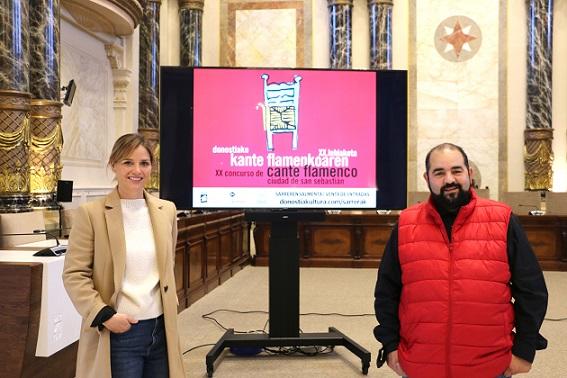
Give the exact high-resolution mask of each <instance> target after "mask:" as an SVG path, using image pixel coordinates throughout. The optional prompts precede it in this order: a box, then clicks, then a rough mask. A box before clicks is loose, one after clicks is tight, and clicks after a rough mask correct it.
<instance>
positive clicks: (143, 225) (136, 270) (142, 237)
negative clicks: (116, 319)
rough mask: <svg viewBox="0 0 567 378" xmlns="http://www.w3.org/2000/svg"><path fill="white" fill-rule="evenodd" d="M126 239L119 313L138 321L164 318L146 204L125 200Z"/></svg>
mask: <svg viewBox="0 0 567 378" xmlns="http://www.w3.org/2000/svg"><path fill="white" fill-rule="evenodd" d="M120 204H121V206H122V218H123V220H124V235H125V237H126V271H125V272H124V279H123V281H122V288H121V289H120V293H119V294H118V297H117V309H116V311H118V312H120V313H124V314H128V315H131V316H133V317H134V318H136V319H138V320H144V319H152V318H155V317H158V316H159V315H161V314H163V307H162V303H161V295H160V291H159V272H158V263H157V258H156V247H155V242H154V233H153V230H152V222H151V220H150V213H149V211H148V206H147V205H146V201H145V200H144V199H143V198H142V199H122V200H120Z"/></svg>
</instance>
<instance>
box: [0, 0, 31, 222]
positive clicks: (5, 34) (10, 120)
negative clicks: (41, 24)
mask: <svg viewBox="0 0 567 378" xmlns="http://www.w3.org/2000/svg"><path fill="white" fill-rule="evenodd" d="M28 14H29V1H28V0H0V212H1V213H6V212H23V211H31V207H30V206H29V188H30V185H29V163H28V140H29V111H30V97H31V95H30V94H29V19H28Z"/></svg>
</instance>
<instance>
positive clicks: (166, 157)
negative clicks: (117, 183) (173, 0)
mask: <svg viewBox="0 0 567 378" xmlns="http://www.w3.org/2000/svg"><path fill="white" fill-rule="evenodd" d="M160 87H161V93H160V114H161V115H160V133H161V135H160V160H161V166H160V195H161V197H162V198H165V199H169V200H171V201H173V202H175V204H176V205H177V207H178V209H249V210H250V209H402V208H405V207H406V191H407V72H406V71H372V70H330V69H273V68H269V69H268V68H266V69H263V68H218V67H217V68H212V67H198V68H185V67H183V68H182V67H162V68H161V85H160Z"/></svg>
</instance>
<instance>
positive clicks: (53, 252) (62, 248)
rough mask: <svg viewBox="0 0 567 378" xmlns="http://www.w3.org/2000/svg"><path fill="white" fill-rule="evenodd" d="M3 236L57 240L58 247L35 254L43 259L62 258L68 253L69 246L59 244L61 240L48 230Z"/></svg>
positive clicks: (48, 248) (44, 249)
mask: <svg viewBox="0 0 567 378" xmlns="http://www.w3.org/2000/svg"><path fill="white" fill-rule="evenodd" d="M2 235H3V236H30V235H47V236H49V237H52V238H53V239H55V243H56V245H54V246H53V247H47V248H43V249H40V250H39V251H37V252H36V253H34V254H33V255H34V256H41V257H45V256H61V255H64V254H65V252H67V246H66V245H61V243H59V239H58V238H57V235H55V234H52V233H51V232H47V231H46V230H33V232H19V233H10V234H2Z"/></svg>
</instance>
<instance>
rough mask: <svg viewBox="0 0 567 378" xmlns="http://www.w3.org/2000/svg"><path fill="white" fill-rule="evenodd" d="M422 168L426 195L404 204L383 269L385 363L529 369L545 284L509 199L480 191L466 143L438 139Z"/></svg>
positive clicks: (414, 367)
mask: <svg viewBox="0 0 567 378" xmlns="http://www.w3.org/2000/svg"><path fill="white" fill-rule="evenodd" d="M425 166H426V172H425V173H424V178H425V180H426V181H427V184H428V186H429V190H430V192H431V195H430V197H429V201H427V202H423V203H420V204H417V205H415V206H412V207H409V208H407V209H405V210H404V211H402V213H401V214H400V218H399V221H398V224H397V226H396V227H394V230H393V231H392V234H391V236H390V240H389V241H388V243H387V245H386V248H385V250H384V256H383V258H382V262H381V264H380V269H379V272H378V280H377V283H376V290H375V294H374V295H375V302H374V308H375V311H376V318H377V319H378V322H379V325H378V326H377V327H376V328H375V329H374V335H375V336H376V339H378V341H380V342H381V343H382V349H381V350H380V352H379V356H378V366H379V367H380V366H382V364H383V363H384V362H387V363H388V366H389V367H390V368H391V369H392V370H394V371H395V372H396V373H397V374H399V375H401V376H407V377H409V378H422V377H423V378H429V377H431V378H443V377H445V378H451V377H455V378H461V377H467V378H496V377H509V376H511V375H513V374H519V373H526V372H528V371H529V370H530V368H531V365H532V362H533V360H534V357H535V351H536V350H538V349H544V348H545V347H546V346H547V340H546V339H545V338H543V337H542V336H541V335H540V334H539V329H540V327H541V324H542V322H543V319H544V316H545V312H546V310H547V288H546V286H545V281H544V278H543V274H542V271H541V268H540V266H539V264H538V262H537V259H536V257H535V255H534V253H533V251H532V249H531V246H530V244H529V242H528V240H527V238H526V235H525V233H524V231H523V230H522V227H521V226H520V223H519V221H518V219H517V218H516V216H514V215H512V212H511V209H510V207H509V206H507V205H505V204H503V203H499V202H496V201H491V200H487V199H482V198H479V197H478V196H477V195H476V193H475V191H474V190H473V189H472V188H471V175H472V170H471V168H470V167H469V162H468V158H467V155H466V154H465V152H464V151H463V149H462V148H461V147H459V146H456V145H454V144H451V143H443V144H440V145H438V146H436V147H434V148H433V149H432V150H431V151H429V153H428V154H427V157H426V159H425ZM512 298H513V302H512Z"/></svg>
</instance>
